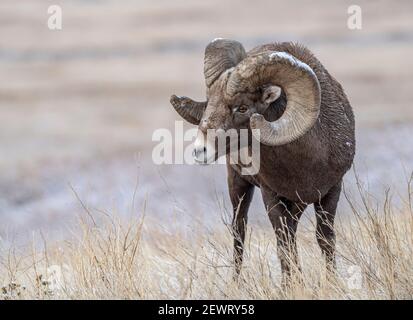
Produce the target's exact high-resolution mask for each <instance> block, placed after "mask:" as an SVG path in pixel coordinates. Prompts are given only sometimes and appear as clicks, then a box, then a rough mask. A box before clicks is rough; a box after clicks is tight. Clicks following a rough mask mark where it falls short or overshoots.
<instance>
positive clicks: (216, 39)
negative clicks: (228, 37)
mask: <svg viewBox="0 0 413 320" xmlns="http://www.w3.org/2000/svg"><path fill="white" fill-rule="evenodd" d="M218 40H224V38H215V39H214V40H212V41H211V43H214V42H215V41H218Z"/></svg>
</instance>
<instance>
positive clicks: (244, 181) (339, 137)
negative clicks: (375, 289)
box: [199, 43, 355, 276]
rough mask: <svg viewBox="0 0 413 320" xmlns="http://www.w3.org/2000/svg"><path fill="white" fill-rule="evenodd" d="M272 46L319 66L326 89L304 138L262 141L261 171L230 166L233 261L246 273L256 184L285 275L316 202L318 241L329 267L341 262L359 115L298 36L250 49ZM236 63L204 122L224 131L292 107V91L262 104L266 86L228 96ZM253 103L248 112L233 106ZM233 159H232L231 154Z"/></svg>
mask: <svg viewBox="0 0 413 320" xmlns="http://www.w3.org/2000/svg"><path fill="white" fill-rule="evenodd" d="M267 51H284V52H287V53H289V54H291V55H293V56H295V57H296V58H297V59H299V60H301V61H302V62H304V63H306V64H308V65H309V66H310V67H311V68H312V69H313V71H314V72H315V74H316V76H317V78H318V81H319V83H320V88H321V107H320V115H319V118H318V120H317V121H316V123H315V125H314V126H313V127H312V128H311V129H310V130H309V131H308V132H307V133H305V134H304V135H303V136H301V137H300V138H298V139H297V140H295V141H293V142H291V143H289V144H286V145H282V146H276V147H272V146H267V145H264V144H261V163H260V170H259V173H258V174H256V175H254V176H243V175H241V173H240V172H241V171H240V170H241V167H240V166H239V165H228V187H229V192H230V198H231V201H232V204H233V207H234V222H233V231H234V260H235V270H236V274H238V273H239V272H240V269H241V263H242V255H243V243H244V238H245V227H246V222H247V213H248V207H249V204H250V201H251V199H252V195H253V190H254V186H256V187H259V188H260V189H261V193H262V198H263V201H264V204H265V206H266V208H267V210H268V215H269V218H270V221H271V223H272V225H273V227H274V230H275V232H276V235H277V242H278V246H279V258H280V261H281V265H282V270H283V274H284V275H285V276H289V275H290V274H291V265H290V263H289V262H290V261H295V262H297V254H296V244H295V232H296V229H297V224H298V220H299V218H300V216H301V214H302V212H303V210H304V209H305V208H306V207H307V205H309V204H313V205H314V207H315V210H316V213H317V240H318V242H319V245H320V247H321V249H322V252H323V254H324V255H325V257H326V260H327V262H328V266H329V268H330V267H332V266H333V265H334V247H335V237H334V228H333V222H334V216H335V212H336V207H337V202H338V199H339V196H340V191H341V183H342V178H343V176H344V174H345V173H346V171H347V170H348V169H349V168H350V167H351V165H352V162H353V158H354V153H355V136H354V116H353V112H352V109H351V106H350V103H349V102H348V100H347V97H346V95H345V93H344V91H343V89H342V87H341V85H340V84H339V83H338V82H337V81H336V80H335V79H334V78H333V77H332V76H331V75H330V74H329V73H328V71H327V70H326V69H325V68H324V67H323V65H322V64H321V63H320V62H319V61H318V59H317V58H316V57H315V56H314V55H313V54H312V53H311V52H310V51H309V50H308V49H307V48H305V47H303V46H302V45H299V44H293V43H273V44H267V45H263V46H259V47H256V48H254V49H252V50H251V51H250V52H248V53H247V55H256V54H259V53H262V52H267ZM230 73H231V69H229V70H227V71H226V72H224V73H223V74H221V76H220V77H219V78H218V79H217V80H216V81H215V82H214V83H213V84H212V85H211V87H210V88H209V90H208V104H207V107H206V110H205V112H204V115H203V117H202V121H201V122H200V125H199V128H200V130H202V131H205V130H206V129H208V128H213V129H219V128H222V129H224V130H228V129H232V128H235V129H241V128H249V117H250V116H251V115H252V114H253V113H256V112H258V113H260V110H265V112H264V113H263V115H264V117H265V118H266V119H267V120H268V121H274V120H276V119H277V118H279V117H280V116H281V115H282V113H283V111H284V109H285V106H286V96H285V95H281V97H280V98H279V99H278V100H276V101H275V102H273V103H272V104H271V105H270V106H269V107H268V108H266V109H265V107H263V106H262V102H261V97H262V90H263V88H257V90H256V92H253V93H251V92H243V93H240V94H237V95H236V96H234V97H228V96H226V95H225V87H226V83H227V79H228V77H229V75H230ZM240 105H246V106H248V108H249V110H248V112H247V113H246V114H242V115H239V114H236V113H234V112H233V110H234V108H235V107H237V106H240ZM228 163H229V161H228Z"/></svg>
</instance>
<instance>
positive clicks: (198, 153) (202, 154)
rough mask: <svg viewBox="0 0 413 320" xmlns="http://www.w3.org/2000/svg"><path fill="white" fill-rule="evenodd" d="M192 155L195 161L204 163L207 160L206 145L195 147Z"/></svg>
mask: <svg viewBox="0 0 413 320" xmlns="http://www.w3.org/2000/svg"><path fill="white" fill-rule="evenodd" d="M192 156H193V157H194V160H195V162H197V163H200V164H206V163H207V162H208V157H207V148H206V147H195V148H194V150H193V151H192Z"/></svg>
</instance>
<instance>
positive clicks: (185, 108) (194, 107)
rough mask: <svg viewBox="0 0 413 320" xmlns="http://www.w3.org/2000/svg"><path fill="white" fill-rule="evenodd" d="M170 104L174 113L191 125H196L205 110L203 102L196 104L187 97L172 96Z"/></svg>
mask: <svg viewBox="0 0 413 320" xmlns="http://www.w3.org/2000/svg"><path fill="white" fill-rule="evenodd" d="M170 102H171V104H172V106H173V107H174V109H175V110H176V112H178V113H179V115H180V116H181V117H182V118H184V119H185V120H186V121H188V122H189V123H191V124H195V125H198V124H199V121H201V118H202V115H203V113H204V110H205V108H206V105H207V103H206V101H205V102H197V101H194V100H192V99H190V98H188V97H178V96H176V95H172V96H171V99H170Z"/></svg>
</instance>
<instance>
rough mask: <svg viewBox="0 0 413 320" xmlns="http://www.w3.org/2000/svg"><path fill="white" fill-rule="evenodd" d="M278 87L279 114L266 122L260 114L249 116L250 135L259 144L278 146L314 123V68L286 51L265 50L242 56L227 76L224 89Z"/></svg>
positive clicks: (316, 94)
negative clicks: (281, 102) (281, 109)
mask: <svg viewBox="0 0 413 320" xmlns="http://www.w3.org/2000/svg"><path fill="white" fill-rule="evenodd" d="M266 84H272V85H278V86H280V87H281V88H282V89H283V90H284V92H285V94H286V96H287V105H286V108H285V111H284V113H283V115H282V116H281V117H280V118H279V119H278V120H276V121H274V122H268V121H266V120H265V119H264V117H263V116H262V115H260V114H253V115H252V116H251V119H250V126H251V129H259V130H260V134H259V135H258V134H256V132H254V130H253V134H254V136H255V137H256V138H257V139H259V140H260V142H262V143H263V144H266V145H271V146H278V145H283V144H286V143H289V142H292V141H294V140H296V139H298V138H299V137H301V136H302V135H304V134H305V133H306V132H307V131H308V130H309V129H310V128H311V127H312V126H313V125H314V123H315V122H316V120H317V118H318V115H319V112H320V102H321V93H320V84H319V82H318V79H317V76H316V75H315V73H314V71H313V70H312V69H311V68H310V66H308V65H307V64H305V63H304V62H302V61H300V60H298V59H297V58H295V57H294V56H292V55H290V54H288V53H286V52H266V53H263V54H259V55H255V56H250V57H248V58H246V59H244V60H243V61H242V62H241V63H240V64H239V65H238V66H237V67H236V68H235V70H234V71H233V72H232V74H231V76H230V78H229V79H228V84H227V89H226V92H227V94H228V95H230V96H233V95H235V94H236V93H238V92H245V91H249V92H255V91H256V90H257V88H259V87H260V86H262V85H266Z"/></svg>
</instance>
